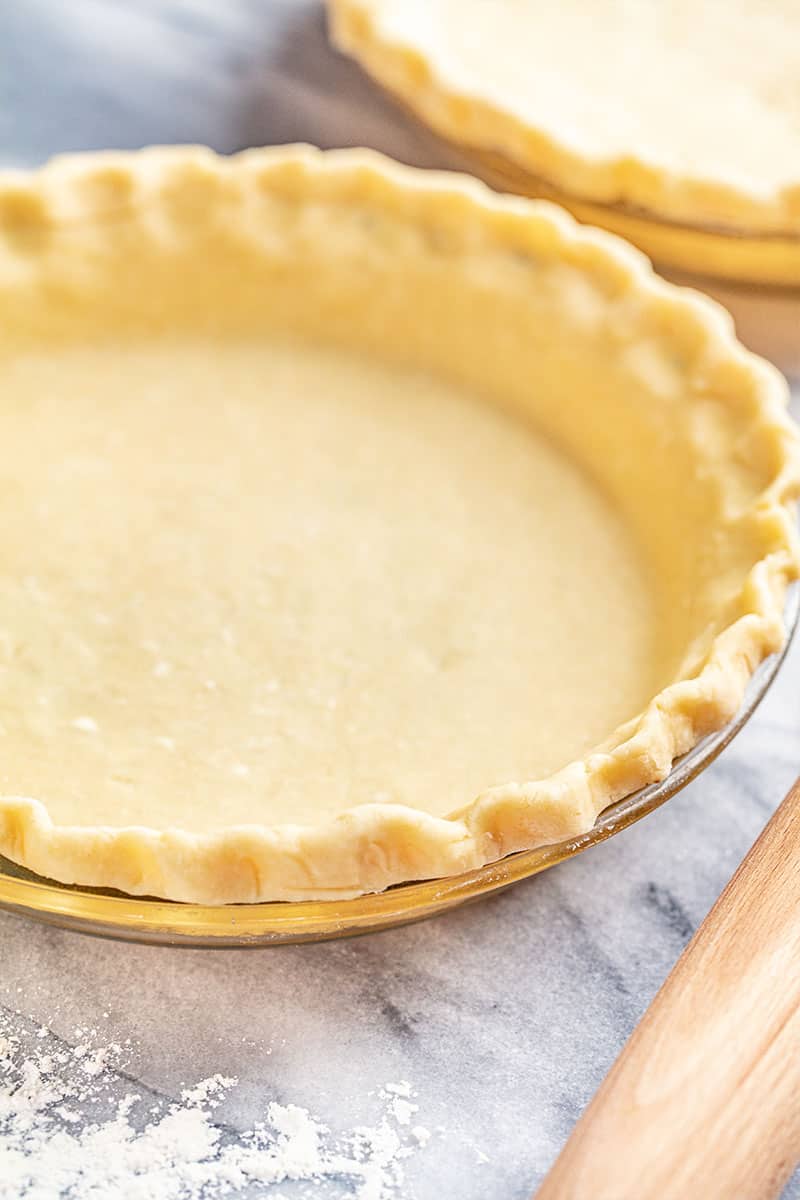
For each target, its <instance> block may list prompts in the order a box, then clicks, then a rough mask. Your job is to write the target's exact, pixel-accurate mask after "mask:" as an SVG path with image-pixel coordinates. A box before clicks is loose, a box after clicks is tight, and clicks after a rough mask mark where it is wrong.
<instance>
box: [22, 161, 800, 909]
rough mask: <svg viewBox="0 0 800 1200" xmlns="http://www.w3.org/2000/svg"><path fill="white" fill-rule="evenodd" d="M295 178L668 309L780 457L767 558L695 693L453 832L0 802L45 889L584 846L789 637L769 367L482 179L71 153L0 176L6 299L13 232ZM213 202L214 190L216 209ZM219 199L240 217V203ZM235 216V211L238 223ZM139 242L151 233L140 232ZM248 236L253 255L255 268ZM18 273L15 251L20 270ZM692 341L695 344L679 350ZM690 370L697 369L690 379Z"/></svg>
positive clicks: (497, 800)
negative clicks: (195, 825) (202, 184)
mask: <svg viewBox="0 0 800 1200" xmlns="http://www.w3.org/2000/svg"><path fill="white" fill-rule="evenodd" d="M286 170H289V171H291V172H292V178H293V179H294V180H295V182H296V181H297V179H298V178H300V179H314V178H318V177H319V176H320V175H324V174H326V173H328V174H332V173H337V174H338V176H339V177H340V178H346V180H347V184H348V187H349V188H351V189H355V191H356V192H358V191H359V190H361V191H363V197H364V199H365V200H368V201H369V203H371V204H373V205H377V206H382V205H386V206H387V207H391V209H392V211H396V210H397V207H398V205H402V204H403V202H404V200H405V201H406V202H407V206H408V211H409V218H408V219H409V220H411V221H413V220H418V219H422V217H421V214H424V215H425V216H428V217H430V216H433V215H435V217H436V219H437V221H438V222H439V223H440V224H441V226H442V227H444V228H446V227H447V225H448V222H451V223H452V225H453V227H454V228H456V227H457V226H458V224H459V222H460V221H461V220H462V218H463V215H464V212H465V210H468V211H469V213H470V216H471V218H472V219H478V220H479V221H480V222H481V223H482V225H485V226H487V227H489V228H490V229H491V231H492V234H493V237H494V238H496V239H497V242H498V244H500V245H502V244H504V242H505V241H507V242H508V245H509V247H513V245H514V240H513V237H514V233H515V232H518V231H519V229H520V228H521V227H524V226H525V225H526V224H528V223H534V224H536V226H537V229H538V232H539V234H540V235H541V234H542V231H545V232H546V235H547V237H548V238H549V239H550V240H551V242H552V245H553V246H554V247H556V248H557V249H558V250H559V251H564V252H566V251H567V250H568V251H569V259H570V262H571V263H572V264H573V265H578V266H581V265H584V266H586V267H587V269H588V268H589V267H590V268H591V270H592V271H593V272H594V273H595V275H597V273H598V272H600V273H602V272H605V273H606V274H607V275H608V277H609V280H610V281H617V282H618V281H619V279H620V278H621V277H622V278H624V279H625V282H626V285H627V287H628V289H629V290H630V291H632V292H634V293H635V295H636V298H637V301H639V302H640V304H641V305H643V306H644V307H645V308H647V307H648V306H651V307H652V308H653V309H655V308H657V307H658V306H659V305H663V303H664V302H665V301H668V302H669V304H670V309H671V314H672V323H671V324H670V325H669V326H668V327H666V328H662V329H661V332H660V334H659V336H660V337H661V338H662V339H665V340H667V341H670V340H671V339H672V338H675V339H680V344H681V345H682V347H683V349H684V350H685V345H686V343H687V342H691V343H692V345H693V346H695V348H696V349H695V353H696V355H705V354H709V353H711V354H712V355H713V356H714V359H715V361H716V362H719V361H723V362H724V364H725V366H726V367H727V368H729V369H728V370H727V371H726V373H725V380H726V386H727V389H728V395H729V396H733V395H734V393H735V392H738V393H739V394H740V395H741V396H746V397H748V399H749V400H750V402H751V404H753V403H754V404H755V407H756V411H757V414H758V423H757V428H758V431H759V432H760V433H763V434H764V435H765V436H766V437H768V438H770V439H771V442H772V444H773V445H774V446H775V447H777V451H776V455H775V459H776V466H775V470H774V474H773V477H772V478H771V480H770V482H769V484H768V486H767V487H766V488H765V489H764V491H763V492H762V493H761V495H759V496H758V497H757V498H756V500H755V501H754V503H753V506H752V516H753V520H754V522H755V525H756V527H757V529H758V531H759V540H760V549H761V553H760V555H759V556H758V557H757V558H755V559H754V561H753V562H752V565H751V567H750V569H749V571H748V572H747V574H746V576H745V577H744V578H743V579H742V583H741V595H740V597H738V598H737V599H738V602H739V603H738V607H739V611H740V614H741V615H739V616H738V617H737V619H736V620H735V621H733V623H732V624H730V625H728V626H727V628H724V629H723V630H722V631H721V632H720V633H719V634H718V635H717V636H716V638H715V639H714V641H713V643H712V645H711V648H710V650H709V652H708V653H707V655H706V656H705V659H704V661H703V663H702V665H701V667H700V668H699V670H697V671H695V672H693V675H692V677H691V678H685V679H679V680H678V681H677V682H674V683H672V684H671V685H670V686H668V687H666V688H665V689H664V690H662V691H661V692H660V693H659V694H657V695H656V696H655V697H654V698H653V699H652V700H651V701H650V703H649V704H648V705H647V707H646V708H645V709H644V711H643V712H642V713H641V714H640V715H639V716H638V717H636V718H634V719H633V720H631V721H629V722H627V723H626V724H625V725H623V726H622V727H620V728H619V729H618V730H616V731H615V733H614V734H612V735H611V737H610V738H609V739H608V740H607V742H606V743H605V744H604V745H603V746H602V747H600V748H598V749H597V750H596V751H594V752H592V753H590V754H589V755H588V756H587V757H585V758H584V759H583V760H581V761H576V762H573V763H571V764H569V765H568V766H566V767H565V768H563V769H562V770H560V771H558V772H557V773H556V774H554V775H552V776H551V777H550V778H547V779H541V780H536V781H533V782H515V783H510V784H508V785H506V786H500V787H493V788H491V789H489V790H488V791H486V792H484V793H483V794H482V795H480V796H478V797H477V798H476V799H475V800H473V802H472V803H470V804H468V805H467V806H466V807H465V808H463V809H462V810H460V811H459V812H458V813H456V814H453V815H451V816H450V817H436V816H433V815H431V814H429V813H426V812H424V811H421V810H418V809H414V808H411V807H406V806H401V805H381V804H366V805H361V806H359V807H356V808H352V809H350V810H348V811H346V812H343V813H341V814H340V815H338V816H337V817H335V818H334V819H330V820H327V821H325V822H324V823H321V824H319V825H315V826H301V825H278V826H261V825H246V826H242V825H240V826H235V827H231V828H228V829H224V830H221V831H217V832H213V833H206V834H197V833H191V832H188V831H184V830H180V829H166V830H156V829H151V828H145V827H138V826H136V827H128V828H112V827H106V826H102V827H101V826H86V827H83V826H59V825H55V824H54V823H53V822H52V820H51V818H50V816H49V815H48V812H47V809H46V807H45V805H44V804H42V803H41V802H40V801H37V800H35V799H30V798H21V797H13V796H6V797H0V853H2V854H4V855H5V856H6V857H8V858H10V859H12V860H13V861H15V862H17V863H20V864H22V865H24V866H26V867H28V868H29V869H31V870H32V871H34V872H36V873H37V874H40V875H43V876H46V877H49V878H53V879H57V880H60V881H62V882H65V883H73V884H79V885H83V886H90V887H112V888H116V889H118V890H120V891H123V892H127V893H129V894H133V895H151V896H162V897H166V898H169V899H173V900H180V901H190V902H195V903H206V904H214V905H216V904H227V903H246V902H251V903H252V902H257V901H267V900H307V899H341V898H347V897H353V896H357V895H361V894H364V893H367V892H376V891H382V890H383V889H385V888H387V887H389V886H391V885H393V884H398V883H403V882H409V881H412V880H420V879H430V878H440V877H446V876H452V875H455V874H460V873H463V872H466V871H470V870H474V869H476V868H478V867H481V866H483V865H485V864H487V863H490V862H493V861H496V860H498V859H500V858H501V857H503V856H505V855H507V854H510V853H512V852H515V851H519V850H523V849H532V848H534V847H537V846H540V845H547V844H550V843H553V842H557V841H560V840H562V839H567V838H572V837H575V836H577V835H580V834H582V833H585V832H586V831H587V830H589V829H590V828H591V826H592V825H593V824H594V822H595V820H596V818H597V816H598V814H599V813H600V812H602V810H603V809H605V808H606V807H607V806H608V805H609V804H611V803H613V802H615V801H617V800H619V799H621V798H623V797H624V796H626V795H629V794H631V793H633V792H634V791H636V790H638V789H639V788H642V787H644V786H646V785H648V784H651V783H654V782H657V781H660V780H662V779H664V778H665V777H666V775H667V774H668V773H669V771H670V769H671V766H672V764H673V762H674V760H675V759H676V758H677V757H679V756H680V755H682V754H684V753H686V752H687V751H688V750H690V749H691V748H692V747H693V746H694V745H695V744H696V743H697V742H698V741H699V740H700V739H701V738H703V737H705V736H706V735H707V734H709V733H711V732H714V731H716V730H719V729H720V728H721V727H722V726H724V725H725V724H726V723H727V722H728V721H729V720H730V719H731V718H732V717H733V716H734V714H735V713H736V711H737V709H738V708H739V706H740V704H741V702H742V698H743V695H744V692H745V688H746V686H747V684H748V682H749V680H750V677H751V675H752V673H753V671H754V670H755V669H756V667H757V666H758V664H759V663H760V662H761V661H762V660H763V659H764V658H765V657H767V656H768V655H770V654H771V653H773V652H775V651H776V650H778V649H779V648H780V646H781V644H782V642H783V640H784V637H785V628H784V619H783V613H784V606H785V600H786V592H787V588H788V586H789V584H790V583H791V582H792V581H793V580H795V579H797V578H798V576H799V575H800V553H799V552H798V539H797V533H796V528H795V505H796V500H797V498H798V496H800V438H799V437H798V434H797V432H796V430H795V427H794V425H793V423H792V422H791V421H790V419H789V418H788V417H787V415H786V411H785V409H786V401H787V389H786V385H785V382H784V381H783V379H782V378H781V376H780V375H779V374H778V373H777V372H776V371H775V370H774V369H773V368H771V367H770V366H769V365H768V364H766V363H764V362H763V361H761V360H760V359H758V358H756V357H755V356H754V355H752V354H750V353H749V352H747V351H746V350H745V349H744V348H743V347H742V346H741V345H740V344H739V343H738V342H736V340H735V338H734V336H733V332H732V326H731V322H730V318H729V317H728V314H727V313H725V312H724V310H723V309H721V308H719V307H718V306H717V305H716V304H714V303H713V302H711V301H708V300H706V299H705V298H703V297H700V296H698V295H697V294H695V293H692V292H689V291H685V290H682V289H678V288H675V287H673V286H671V285H669V284H667V283H665V282H664V281H663V280H661V279H659V278H658V277H657V276H656V275H655V274H654V273H653V271H652V269H651V267H650V264H649V263H648V261H647V259H646V258H645V257H644V256H643V255H641V254H639V253H638V252H636V251H634V250H633V249H632V248H631V247H629V246H628V245H627V244H626V243H624V242H622V241H621V240H620V239H617V238H615V237H613V236H612V235H609V234H606V233H604V232H602V231H598V230H594V229H590V228H586V227H582V226H579V225H578V224H577V223H576V222H575V221H573V220H572V218H570V217H569V216H568V215H567V214H566V213H564V212H563V211H562V210H561V209H559V208H557V207H556V206H554V205H551V204H548V203H546V202H530V201H525V200H521V199H519V198H517V197H501V196H497V195H495V194H494V193H492V192H490V191H489V190H488V189H487V188H486V187H485V186H484V185H482V184H481V183H479V182H478V181H476V180H473V179H470V178H468V177H464V176H458V175H452V174H448V173H443V172H422V171H418V170H414V169H412V168H408V167H403V166H400V165H398V164H396V163H394V162H392V161H391V160H388V159H386V158H384V157H383V156H381V155H377V154H375V153H373V152H370V151H362V150H345V151H331V152H320V151H317V150H314V149H312V148H310V147H302V146H295V147H280V148H274V149H268V150H263V151H246V152H244V153H243V154H240V155H237V156H234V157H233V158H231V159H225V158H222V157H218V156H216V155H214V154H212V153H211V152H210V151H206V150H204V149H202V148H197V147H184V148H169V147H161V148H153V149H151V150H146V151H140V152H132V153H108V154H93V155H86V156H81V155H75V156H64V157H62V158H59V159H55V160H53V161H52V162H51V163H50V164H48V165H47V166H46V167H44V168H42V169H41V170H39V171H38V172H32V173H29V172H11V171H9V172H4V173H2V174H0V287H3V288H8V287H11V288H13V286H14V280H13V276H11V277H9V270H8V267H7V265H4V261H5V260H4V259H3V257H2V252H3V250H4V249H6V248H7V247H8V246H11V248H12V251H13V247H14V245H15V244H16V240H17V239H18V237H19V234H20V231H26V232H28V233H30V232H31V231H36V230H42V229H47V228H55V227H59V226H62V225H64V224H70V223H72V222H76V223H80V224H84V223H85V224H86V225H91V223H92V222H96V221H99V220H103V221H108V219H109V217H111V218H113V216H114V214H115V213H119V212H121V211H124V212H125V214H126V216H127V217H130V216H131V213H132V212H133V213H134V218H135V219H137V220H138V219H139V217H140V215H141V214H140V213H139V210H138V208H137V200H136V185H137V181H141V179H142V178H146V179H147V181H148V189H147V197H148V204H149V207H148V208H147V209H146V214H145V215H147V216H152V205H153V203H157V202H158V201H157V197H158V195H159V194H160V193H159V188H160V187H161V186H162V185H163V189H164V193H165V194H167V193H168V195H169V198H170V202H171V203H172V204H173V205H174V203H175V200H176V196H179V195H180V193H181V191H182V190H185V199H186V201H187V204H186V208H185V210H182V211H185V213H186V214H192V215H191V216H189V215H187V216H186V219H187V220H190V219H191V220H199V221H203V220H205V219H206V216H205V214H204V212H203V211H201V208H198V206H197V205H196V204H192V202H191V201H192V193H193V188H194V186H195V185H196V183H197V181H198V179H203V180H206V181H213V182H214V184H215V186H216V185H217V184H219V185H220V187H219V189H218V190H219V193H220V194H222V193H223V192H224V187H223V186H222V185H224V184H225V182H226V181H230V180H232V179H236V178H238V177H239V176H240V175H242V176H245V177H249V178H260V179H262V180H263V179H264V178H265V177H269V176H270V174H271V173H278V172H281V171H286ZM214 194H216V193H215V192H214V189H213V188H212V189H211V192H210V196H211V201H210V202H211V203H212V204H213V196H214ZM225 200H226V202H227V203H228V204H230V195H226V197H225ZM227 211H228V210H226V212H227ZM140 227H141V236H142V237H148V236H155V235H154V234H153V233H152V228H153V226H152V223H151V224H147V223H146V222H145V219H144V216H141V220H140ZM259 252H260V251H259V245H258V242H257V241H256V240H255V238H254V239H253V245H252V253H254V254H258V253H259ZM11 257H12V259H13V253H12V255H11ZM687 331H688V332H689V333H690V334H692V335H695V334H696V335H697V336H692V337H690V338H687V337H683V338H682V339H681V338H680V335H681V334H682V333H683V334H686V333H687ZM686 369H687V370H689V369H691V364H689V366H688V367H687V368H686Z"/></svg>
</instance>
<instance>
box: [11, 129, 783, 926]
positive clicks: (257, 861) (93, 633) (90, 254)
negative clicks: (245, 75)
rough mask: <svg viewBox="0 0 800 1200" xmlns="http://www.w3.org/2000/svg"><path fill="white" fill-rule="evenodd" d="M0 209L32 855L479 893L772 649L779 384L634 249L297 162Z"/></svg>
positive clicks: (450, 193) (166, 883)
mask: <svg viewBox="0 0 800 1200" xmlns="http://www.w3.org/2000/svg"><path fill="white" fill-rule="evenodd" d="M0 218H2V219H1V220H0V234H1V235H2V236H0V310H1V311H0V315H2V319H3V325H4V334H5V339H4V346H3V350H2V354H1V355H0V376H2V378H3V383H4V396H5V397H6V399H5V403H4V405H3V407H2V409H0V430H1V431H2V444H3V447H4V451H5V458H4V460H3V463H2V470H0V486H2V488H3V491H4V495H5V498H6V503H5V504H4V506H3V507H2V509H0V545H2V547H3V556H2V570H0V672H1V673H2V679H0V684H1V685H2V687H0V738H2V744H1V745H0V749H1V748H2V747H3V746H4V747H5V750H6V752H5V754H4V756H3V758H2V759H0V797H2V798H0V851H2V853H4V854H5V855H6V856H7V857H8V858H10V859H12V860H14V861H16V862H19V863H21V864H24V865H25V866H26V867H27V868H29V869H31V870H33V871H36V872H37V873H38V874H40V875H43V876H50V877H57V878H59V879H62V880H64V881H65V882H72V883H77V884H80V885H83V886H95V887H97V886H99V887H113V888H116V889H119V890H122V891H125V892H127V893H129V894H139V895H144V896H150V895H161V896H166V897H170V898H172V899H173V900H180V901H187V902H190V903H191V902H193V903H203V904H229V903H246V902H248V901H258V900H261V901H270V900H277V901H294V902H298V903H304V902H306V901H323V902H334V901H336V902H339V901H342V902H344V901H349V900H350V899H351V898H352V897H356V896H359V895H360V894H361V893H370V892H383V891H384V890H385V889H387V888H390V887H391V886H392V885H395V884H405V883H406V882H407V881H413V880H415V879H420V880H426V879H431V878H433V877H437V878H444V877H447V878H448V879H451V880H452V879H455V878H458V877H462V876H464V875H465V874H466V875H468V874H469V873H470V872H474V871H476V870H478V871H479V870H480V869H481V868H483V867H484V866H485V865H486V864H487V863H493V862H498V861H500V860H501V859H506V857H507V856H508V855H509V854H511V853H513V852H515V851H518V850H532V849H533V850H535V848H536V847H541V846H552V845H556V844H562V843H564V842H570V841H572V840H574V839H575V838H578V837H582V836H584V835H586V834H587V833H588V832H589V831H590V830H591V829H592V827H593V826H594V823H595V821H596V818H597V816H598V814H599V813H600V812H602V811H603V810H605V809H607V808H608V807H609V805H613V804H614V803H615V802H616V801H620V800H623V799H624V798H625V797H626V796H630V795H631V794H633V793H636V792H638V791H639V789H640V788H642V787H647V786H648V785H650V784H657V783H659V782H661V781H663V780H664V779H665V778H666V777H667V776H668V775H669V773H670V769H671V767H672V764H673V762H674V761H675V760H676V759H678V758H680V757H681V756H682V755H683V754H685V753H686V752H687V751H689V750H691V748H692V747H693V746H695V745H696V743H698V742H700V741H702V739H703V738H704V737H705V736H706V735H708V734H716V733H718V732H719V731H720V730H721V729H722V728H723V727H725V726H726V725H727V724H728V723H729V722H730V720H731V719H732V718H733V716H734V714H735V713H736V711H737V710H738V708H739V706H740V703H741V701H742V697H743V695H744V692H745V688H746V686H747V683H748V681H749V679H750V677H751V676H752V674H753V672H754V671H755V670H756V668H757V667H758V665H759V663H760V662H761V661H762V660H763V659H764V658H766V657H768V656H769V655H770V654H771V653H774V652H775V651H776V650H778V649H779V648H780V646H781V645H782V644H783V641H784V636H785V626H784V619H783V605H784V599H785V594H786V589H787V586H788V585H789V583H790V582H791V581H792V580H793V579H794V578H796V576H797V572H798V556H797V542H796V532H795V526H794V516H793V513H794V501H795V499H796V497H797V493H798V490H800V466H799V465H798V464H799V463H800V457H799V456H798V445H799V444H800V443H798V437H797V432H796V430H795V428H794V426H793V425H792V424H791V422H790V421H789V419H788V418H787V416H786V412H785V405H786V389H785V386H784V385H783V382H782V381H781V380H780V378H779V376H778V375H777V374H776V373H775V372H774V371H772V370H771V369H770V368H769V367H768V366H767V365H766V364H764V363H761V362H759V361H758V360H756V359H754V358H753V357H752V356H750V355H748V354H746V352H745V351H744V350H742V348H741V347H740V346H738V345H737V344H736V343H735V341H734V340H733V338H732V336H731V332H730V328H729V323H728V322H727V319H726V316H725V314H724V313H722V311H721V310H719V309H716V308H714V307H713V306H712V305H710V304H709V303H707V302H704V301H703V300H702V299H700V298H699V297H696V296H693V295H692V294H691V293H685V292H683V293H682V292H679V291H677V290H676V289H674V288H670V287H668V286H667V285H666V284H664V283H663V282H661V281H659V280H658V279H657V278H656V277H655V276H653V275H652V273H651V272H650V269H649V267H648V265H647V263H646V261H645V260H644V259H643V258H641V257H640V256H638V255H636V254H635V252H633V251H632V250H630V248H628V247H626V246H625V245H624V244H622V243H621V242H619V241H617V240H615V239H613V238H610V237H609V236H608V235H605V234H602V233H600V232H598V231H594V230H586V229H581V228H580V227H578V226H577V225H575V223H574V222H573V221H572V220H571V219H570V218H569V217H568V216H567V215H566V214H565V213H563V212H561V211H559V210H557V209H555V208H554V207H552V206H549V205H544V204H533V203H530V202H528V201H524V200H518V199H515V198H513V197H507V198H501V197H497V196H493V195H492V194H491V193H490V192H488V191H487V190H486V189H485V188H483V187H482V186H481V185H479V184H477V183H476V182H474V181H470V180H466V179H463V178H460V177H455V176H447V175H439V174H435V173H422V172H414V171H412V170H409V169H404V168H401V167H399V166H397V165H396V164H391V163H389V162H388V161H387V160H384V159H381V158H380V157H379V156H375V155H371V154H368V153H366V152H349V153H348V152H338V153H333V154H320V153H315V152H313V151H310V150H308V149H304V148H288V149H277V150H274V151H271V152H270V151H266V152H255V153H248V154H245V155H242V156H239V157H238V158H236V159H233V160H222V159H218V158H216V157H215V156H213V155H212V154H210V153H208V152H206V153H203V152H201V151H198V150H193V149H189V150H166V149H162V150H154V151H150V152H145V153H142V154H135V155H109V156H89V157H87V158H80V157H76V158H74V159H67V160H64V161H61V162H55V163H53V164H52V165H51V166H49V167H48V168H46V169H44V170H43V171H42V172H41V173H39V174H38V175H35V176H27V175H21V176H15V175H11V176H8V177H6V178H5V179H4V181H3V186H2V187H0ZM420 886H421V887H424V886H426V885H420ZM437 886H439V887H444V888H445V890H446V887H447V885H445V884H440V885H437ZM374 903H375V904H376V905H377V906H378V908H380V907H381V902H380V901H378V900H376V901H374ZM392 903H393V902H389V907H390V908H391V907H392Z"/></svg>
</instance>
